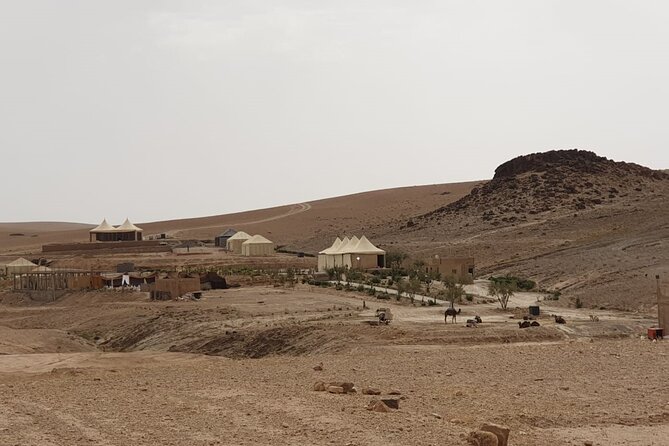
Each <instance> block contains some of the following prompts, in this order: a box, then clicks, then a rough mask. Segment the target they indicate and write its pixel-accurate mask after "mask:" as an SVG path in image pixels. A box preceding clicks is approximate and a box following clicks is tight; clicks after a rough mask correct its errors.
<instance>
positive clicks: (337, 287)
mask: <svg viewBox="0 0 669 446" xmlns="http://www.w3.org/2000/svg"><path fill="white" fill-rule="evenodd" d="M343 289H344V287H343V286H342V285H341V284H340V283H338V284H337V285H335V290H337V291H341V290H343Z"/></svg>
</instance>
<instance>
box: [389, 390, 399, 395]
mask: <svg viewBox="0 0 669 446" xmlns="http://www.w3.org/2000/svg"><path fill="white" fill-rule="evenodd" d="M401 394H402V392H400V391H399V390H391V391H390V392H388V395H401Z"/></svg>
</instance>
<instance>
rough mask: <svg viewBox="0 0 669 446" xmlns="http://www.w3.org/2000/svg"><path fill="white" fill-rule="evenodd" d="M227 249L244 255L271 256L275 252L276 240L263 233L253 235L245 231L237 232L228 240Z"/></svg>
mask: <svg viewBox="0 0 669 446" xmlns="http://www.w3.org/2000/svg"><path fill="white" fill-rule="evenodd" d="M225 247H226V249H227V250H228V251H230V252H232V253H234V254H241V255H243V256H248V257H255V256H271V255H273V254H274V242H272V241H270V240H268V239H266V238H265V237H263V236H262V235H258V234H256V235H254V236H251V235H249V234H247V233H246V232H244V231H239V232H236V233H235V235H233V236H231V237H230V238H228V239H227V241H226V246H225Z"/></svg>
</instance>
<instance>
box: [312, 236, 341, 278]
mask: <svg viewBox="0 0 669 446" xmlns="http://www.w3.org/2000/svg"><path fill="white" fill-rule="evenodd" d="M342 243H343V242H342V240H341V239H340V238H339V237H337V238H336V239H335V241H334V243H332V246H330V247H329V248H326V249H324V250H322V251H321V252H319V253H318V271H325V270H327V269H330V268H333V267H334V254H335V253H336V252H337V250H338V249H339V247H340V246H341V244H342Z"/></svg>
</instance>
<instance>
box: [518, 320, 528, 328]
mask: <svg viewBox="0 0 669 446" xmlns="http://www.w3.org/2000/svg"><path fill="white" fill-rule="evenodd" d="M528 327H530V321H523V322H518V328H528Z"/></svg>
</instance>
